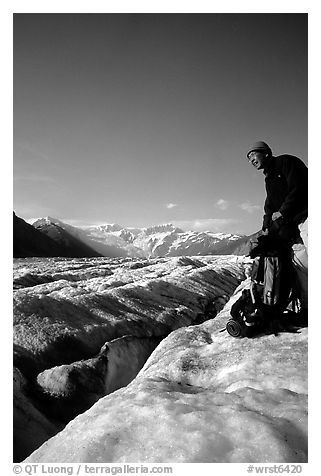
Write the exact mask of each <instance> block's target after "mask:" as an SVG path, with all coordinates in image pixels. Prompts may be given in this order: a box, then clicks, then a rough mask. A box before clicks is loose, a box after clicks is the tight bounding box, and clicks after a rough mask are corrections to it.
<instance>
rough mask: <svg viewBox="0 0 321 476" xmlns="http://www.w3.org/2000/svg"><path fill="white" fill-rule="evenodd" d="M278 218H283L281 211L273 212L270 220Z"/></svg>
mask: <svg viewBox="0 0 321 476" xmlns="http://www.w3.org/2000/svg"><path fill="white" fill-rule="evenodd" d="M279 218H283V216H282V213H280V212H274V213H273V215H272V221H275V220H278V219H279Z"/></svg>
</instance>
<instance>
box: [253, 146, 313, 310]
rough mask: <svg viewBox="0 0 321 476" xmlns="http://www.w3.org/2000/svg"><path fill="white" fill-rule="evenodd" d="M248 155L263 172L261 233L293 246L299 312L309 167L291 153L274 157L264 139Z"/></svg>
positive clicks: (304, 293)
mask: <svg viewBox="0 0 321 476" xmlns="http://www.w3.org/2000/svg"><path fill="white" fill-rule="evenodd" d="M247 158H248V160H249V162H250V164H252V165H253V166H254V167H255V168H256V169H257V170H262V171H263V173H264V175H265V188H266V199H265V204H264V217H263V226H262V234H265V235H266V234H269V235H273V236H276V237H277V238H279V239H281V240H283V242H284V243H285V244H287V245H288V246H291V247H292V250H293V264H294V268H295V271H296V276H297V281H298V287H299V300H300V304H301V310H300V313H301V315H302V316H306V317H307V309H308V242H307V237H308V168H307V167H306V165H305V164H304V163H303V161H302V160H301V159H299V158H298V157H295V156H293V155H287V154H286V155H279V156H274V155H273V154H272V150H271V148H270V147H269V146H268V144H266V143H265V142H262V141H259V142H255V143H254V144H253V145H252V146H251V147H250V148H249V150H248V152H247Z"/></svg>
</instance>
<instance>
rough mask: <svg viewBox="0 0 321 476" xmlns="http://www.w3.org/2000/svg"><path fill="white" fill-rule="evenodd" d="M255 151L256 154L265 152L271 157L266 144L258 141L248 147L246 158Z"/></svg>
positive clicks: (270, 151)
mask: <svg viewBox="0 0 321 476" xmlns="http://www.w3.org/2000/svg"><path fill="white" fill-rule="evenodd" d="M256 150H257V151H258V152H267V153H268V154H269V155H272V150H271V149H270V147H269V146H268V145H267V143H266V142H263V141H258V142H254V144H253V145H252V146H251V147H250V149H249V151H248V153H247V154H246V156H247V158H248V157H249V154H250V153H251V152H254V151H256Z"/></svg>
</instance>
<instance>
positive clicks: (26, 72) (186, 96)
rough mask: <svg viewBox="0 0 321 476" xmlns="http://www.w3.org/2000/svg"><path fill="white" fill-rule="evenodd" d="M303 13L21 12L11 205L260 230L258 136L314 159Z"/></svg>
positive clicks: (93, 218) (26, 212)
mask: <svg viewBox="0 0 321 476" xmlns="http://www.w3.org/2000/svg"><path fill="white" fill-rule="evenodd" d="M307 23H308V16H307V14H290V13H286V14H266V13H264V14H245V13H243V14H217V13H213V14H183V13H181V14H161V13H158V14H138V13H136V14H75V13H74V14H15V15H14V209H15V211H16V213H17V215H18V216H21V217H23V218H25V219H31V218H37V217H42V216H47V215H50V216H53V217H56V218H60V219H62V220H65V221H67V222H69V223H72V224H94V223H108V222H109V223H110V222H118V223H120V224H122V225H124V226H148V225H152V224H157V223H164V222H175V223H177V224H179V225H181V226H182V227H183V228H193V229H197V230H201V229H212V230H213V231H224V232H239V233H251V232H254V231H256V230H257V229H259V228H260V226H261V217H262V207H263V201H264V177H263V175H262V174H261V173H260V172H257V171H256V170H254V169H252V168H251V166H249V165H248V164H247V161H246V158H245V155H246V152H247V148H248V147H249V145H250V144H251V143H252V142H254V141H257V140H265V141H267V142H268V143H269V144H270V146H271V148H272V150H273V152H274V153H275V154H276V155H277V154H281V153H290V154H294V155H297V156H299V157H301V158H302V159H303V160H304V161H305V162H306V163H307V160H308V147H307V144H308V129H307V127H308V116H307V114H308V110H307V106H308V94H307V93H308V68H307V66H308V30H307V27H308V25H307Z"/></svg>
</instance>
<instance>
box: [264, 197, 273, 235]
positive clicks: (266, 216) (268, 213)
mask: <svg viewBox="0 0 321 476" xmlns="http://www.w3.org/2000/svg"><path fill="white" fill-rule="evenodd" d="M272 213H273V212H272V210H271V206H270V202H269V199H268V197H266V199H265V203H264V216H263V226H262V230H263V231H265V230H267V229H268V228H269V226H270V223H271V219H272Z"/></svg>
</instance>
